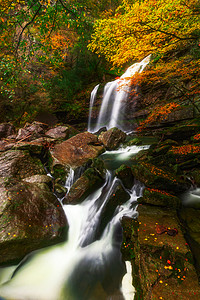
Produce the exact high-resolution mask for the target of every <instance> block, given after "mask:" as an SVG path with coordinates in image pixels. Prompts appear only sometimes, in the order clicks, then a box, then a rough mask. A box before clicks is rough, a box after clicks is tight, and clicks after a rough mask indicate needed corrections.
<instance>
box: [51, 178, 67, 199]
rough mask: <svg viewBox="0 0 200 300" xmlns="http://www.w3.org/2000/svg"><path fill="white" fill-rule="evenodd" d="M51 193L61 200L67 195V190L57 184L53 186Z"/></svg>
mask: <svg viewBox="0 0 200 300" xmlns="http://www.w3.org/2000/svg"><path fill="white" fill-rule="evenodd" d="M53 191H54V193H55V195H56V196H57V197H58V198H60V199H61V198H63V197H64V196H65V195H66V193H67V189H66V188H65V187H64V186H63V185H61V184H59V183H57V182H56V183H55V184H54V186H53Z"/></svg>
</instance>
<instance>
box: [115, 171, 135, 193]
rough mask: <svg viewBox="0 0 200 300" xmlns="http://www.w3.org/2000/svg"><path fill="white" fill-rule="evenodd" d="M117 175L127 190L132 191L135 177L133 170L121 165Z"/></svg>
mask: <svg viewBox="0 0 200 300" xmlns="http://www.w3.org/2000/svg"><path fill="white" fill-rule="evenodd" d="M115 175H116V176H117V177H118V178H119V179H120V180H121V181H122V183H123V185H124V187H125V188H127V189H131V188H132V186H133V183H134V176H133V173H132V171H131V168H130V167H129V166H126V165H121V166H120V167H119V168H118V169H117V170H116V171H115Z"/></svg>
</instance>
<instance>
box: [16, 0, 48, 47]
mask: <svg viewBox="0 0 200 300" xmlns="http://www.w3.org/2000/svg"><path fill="white" fill-rule="evenodd" d="M41 7H42V5H41V4H40V6H39V7H38V9H37V11H36V12H35V14H34V16H33V18H32V19H31V21H30V22H28V23H26V25H25V26H24V27H23V29H22V31H21V33H20V35H19V39H18V43H17V47H16V52H17V50H18V48H19V45H20V42H21V39H22V35H23V33H24V30H25V29H26V28H27V27H28V26H29V25H30V24H32V23H33V21H34V20H35V18H36V17H37V15H38V13H39V11H40V9H41Z"/></svg>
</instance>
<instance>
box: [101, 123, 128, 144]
mask: <svg viewBox="0 0 200 300" xmlns="http://www.w3.org/2000/svg"><path fill="white" fill-rule="evenodd" d="M125 139H126V134H125V133H124V132H123V131H121V130H120V129H118V128H117V127H114V128H111V129H109V130H108V131H106V132H102V133H101V134H100V135H99V141H100V142H101V143H103V144H104V146H105V147H106V149H108V150H113V149H116V148H117V147H118V146H119V145H120V144H121V143H123V142H124V141H125Z"/></svg>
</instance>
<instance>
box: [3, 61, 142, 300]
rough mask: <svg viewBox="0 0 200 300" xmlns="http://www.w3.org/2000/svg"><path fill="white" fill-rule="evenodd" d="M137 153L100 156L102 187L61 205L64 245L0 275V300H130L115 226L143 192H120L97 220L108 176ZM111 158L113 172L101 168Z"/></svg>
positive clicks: (112, 183) (108, 191)
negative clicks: (119, 201)
mask: <svg viewBox="0 0 200 300" xmlns="http://www.w3.org/2000/svg"><path fill="white" fill-rule="evenodd" d="M146 63H147V61H145V62H143V63H142V64H139V66H138V65H137V66H136V65H134V66H132V69H134V70H136V69H137V70H139V69H140V67H142V68H144V67H145V65H146ZM124 76H128V74H127V75H125V74H124ZM112 86H113V84H112V83H110V84H108V86H107V87H106V89H105V91H104V92H105V93H106V94H110V95H111V94H112V96H113V91H112V92H111V90H110V91H109V89H110V88H111V87H112ZM97 89H98V87H96V90H97ZM111 89H112V88H111ZM95 92H96V91H95ZM95 92H94V93H93V96H92V97H93V98H92V100H91V107H92V105H93V102H94V97H95ZM120 97H121V96H120ZM104 101H105V99H104ZM106 101H107V102H108V101H109V100H108V99H107V100H106ZM120 101H121V100H120ZM102 105H103V104H102ZM120 105H121V104H120ZM120 105H119V106H117V108H116V107H115V105H113V109H112V113H111V116H112V114H115V115H116V116H117V114H118V113H117V112H116V109H117V110H118V109H119V107H120ZM91 110H92V109H91ZM90 113H91V112H90ZM100 114H101V112H100ZM101 118H103V112H102V117H101V116H99V121H98V124H97V125H96V127H95V130H96V129H97V128H100V122H101ZM89 120H90V119H89ZM114 122H115V121H110V122H109V123H108V127H109V126H113V124H114ZM89 126H90V123H89ZM140 150H141V147H136V146H132V147H129V148H121V149H118V150H117V151H107V152H105V153H104V154H102V155H101V157H102V159H103V160H104V161H105V165H106V166H107V168H108V171H107V175H106V179H105V183H104V184H103V186H102V187H100V188H99V189H98V190H96V191H95V192H93V193H92V194H91V195H89V196H88V197H87V198H86V199H85V200H84V202H83V203H81V204H77V205H62V202H61V205H62V206H63V209H64V211H65V214H66V218H67V220H68V223H69V231H68V236H66V241H65V242H63V243H61V244H58V245H55V246H51V247H48V248H45V249H42V250H39V251H35V252H33V253H32V254H30V255H29V256H28V257H27V258H25V260H23V261H22V263H21V264H19V266H15V267H11V268H7V269H4V272H3V271H2V272H0V275H2V276H0V282H1V286H0V299H6V300H111V299H112V300H114V299H115V300H117V299H118V300H122V299H123V300H133V298H134V288H133V286H132V284H131V282H130V281H131V266H130V263H128V262H126V265H127V267H126V266H125V263H124V262H123V261H122V258H121V252H120V247H121V242H122V228H121V225H120V220H121V218H122V217H124V216H129V217H136V216H137V211H136V208H137V198H138V197H140V196H141V195H142V191H143V186H141V185H140V183H137V182H136V183H135V184H134V183H133V188H132V189H131V190H126V192H127V193H128V194H129V200H128V201H127V202H126V203H124V204H123V205H120V206H117V207H116V209H115V211H114V213H113V216H112V217H111V218H110V219H109V221H108V222H107V224H106V225H105V226H104V227H102V228H101V218H102V216H103V214H104V213H105V211H106V206H107V203H108V201H109V197H110V196H111V195H112V194H113V193H115V190H116V187H117V186H119V185H120V184H121V182H120V180H119V179H117V178H115V177H113V170H114V169H116V168H117V167H118V166H119V165H121V164H122V163H123V162H127V161H128V159H129V158H130V157H131V156H133V155H135V154H136V153H137V152H138V151H140ZM111 155H112V156H113V160H114V161H115V163H114V165H115V166H113V164H112V165H111V164H109V163H107V162H106V160H107V159H108V156H109V161H110V160H112V159H110V157H111ZM79 175H80V174H79ZM79 175H78V176H79ZM75 177H76V178H77V176H75V174H74V171H73V170H72V169H71V170H70V173H69V176H68V178H67V180H66V184H65V187H66V188H67V190H68V191H69V189H70V187H71V185H72V184H73V182H74V180H75ZM60 201H61V200H60ZM126 269H127V273H126ZM1 273H2V274H1ZM125 273H126V275H125ZM124 275H125V276H124ZM123 276H124V277H123ZM122 278H123V280H122ZM1 297H3V298H1Z"/></svg>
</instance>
